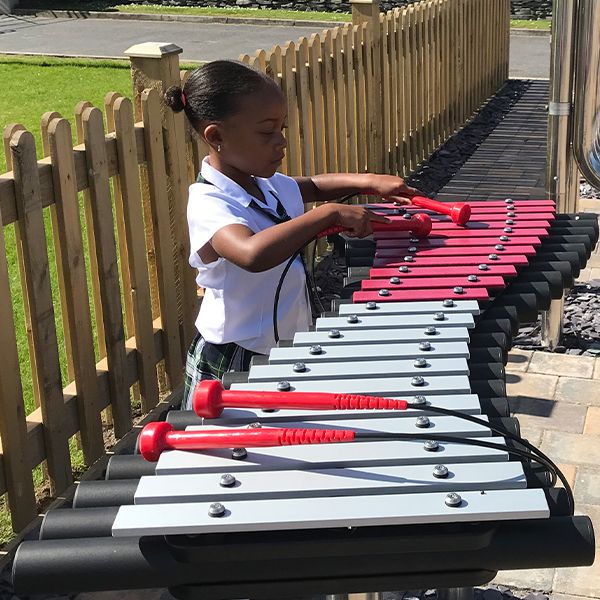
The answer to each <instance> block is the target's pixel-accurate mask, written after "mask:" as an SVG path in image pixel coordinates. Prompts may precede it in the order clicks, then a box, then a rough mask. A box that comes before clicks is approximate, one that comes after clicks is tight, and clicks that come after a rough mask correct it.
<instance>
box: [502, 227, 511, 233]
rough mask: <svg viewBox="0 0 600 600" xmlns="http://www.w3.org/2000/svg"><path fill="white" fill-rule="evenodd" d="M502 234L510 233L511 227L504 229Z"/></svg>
mask: <svg viewBox="0 0 600 600" xmlns="http://www.w3.org/2000/svg"><path fill="white" fill-rule="evenodd" d="M504 233H512V227H505V228H504Z"/></svg>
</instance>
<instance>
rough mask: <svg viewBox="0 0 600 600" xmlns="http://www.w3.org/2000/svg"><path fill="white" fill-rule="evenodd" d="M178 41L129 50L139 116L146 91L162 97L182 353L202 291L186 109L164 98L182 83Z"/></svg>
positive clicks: (192, 332)
mask: <svg viewBox="0 0 600 600" xmlns="http://www.w3.org/2000/svg"><path fill="white" fill-rule="evenodd" d="M181 52H183V50H182V49H181V48H180V47H179V46H177V45H175V44H166V43H160V42H146V43H143V44H136V45H135V46H131V48H128V49H127V50H126V51H125V55H126V56H128V57H129V59H130V61H131V76H132V80H133V95H134V97H133V104H134V110H135V115H136V119H138V118H139V119H141V115H142V108H141V106H142V100H141V97H142V92H143V91H144V90H145V89H148V88H155V89H157V90H158V92H159V96H160V97H161V107H162V126H163V138H164V143H165V161H166V169H167V178H168V181H167V187H168V197H169V214H170V218H171V223H170V224H171V234H172V242H173V262H174V264H175V272H176V279H177V283H178V299H179V310H180V315H179V318H180V323H181V324H182V336H181V337H182V346H183V347H182V349H181V350H182V356H185V352H186V351H187V347H188V345H189V343H190V342H191V341H192V338H193V337H194V320H195V318H196V315H197V311H198V295H197V288H196V282H195V279H194V273H193V270H192V269H191V268H190V266H189V265H188V257H189V253H190V248H189V239H188V235H187V230H188V228H187V219H186V206H187V193H188V192H187V188H188V185H189V183H191V182H189V181H188V175H187V159H186V141H185V127H184V115H183V113H179V114H175V113H174V112H173V111H172V110H170V109H168V108H167V107H166V106H165V105H164V103H163V102H162V95H163V93H164V92H165V91H166V90H167V88H169V87H170V86H172V85H181V75H180V72H179V54H180V53H181Z"/></svg>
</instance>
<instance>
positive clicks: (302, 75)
mask: <svg viewBox="0 0 600 600" xmlns="http://www.w3.org/2000/svg"><path fill="white" fill-rule="evenodd" d="M296 81H297V86H296V97H297V98H298V105H299V113H300V116H299V119H298V120H299V123H300V151H301V154H302V175H314V174H315V160H314V153H313V148H314V143H313V120H312V114H313V107H312V99H311V95H310V74H309V65H308V40H307V39H306V38H300V39H299V40H298V47H297V48H296Z"/></svg>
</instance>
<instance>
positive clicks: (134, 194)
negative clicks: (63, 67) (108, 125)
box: [114, 98, 158, 412]
mask: <svg viewBox="0 0 600 600" xmlns="http://www.w3.org/2000/svg"><path fill="white" fill-rule="evenodd" d="M114 108H115V111H114V116H115V133H116V135H117V153H118V158H119V180H120V183H121V194H122V200H123V214H124V216H125V236H126V244H127V250H128V252H129V277H130V281H131V286H132V287H131V290H130V294H131V304H132V308H133V325H134V335H135V344H136V349H137V352H138V369H139V371H138V373H139V380H140V381H139V385H140V395H141V400H142V409H143V410H144V411H145V412H147V411H149V410H150V409H151V408H153V407H154V406H156V403H157V402H158V384H157V380H156V362H157V361H156V354H155V351H154V335H153V324H152V310H151V308H150V284H149V281H148V267H147V263H146V244H145V233H144V221H143V216H142V209H141V202H140V187H139V174H138V168H137V160H136V155H137V150H136V145H135V136H134V130H133V108H132V105H131V101H130V100H129V99H128V98H118V99H117V101H116V102H115V107H114Z"/></svg>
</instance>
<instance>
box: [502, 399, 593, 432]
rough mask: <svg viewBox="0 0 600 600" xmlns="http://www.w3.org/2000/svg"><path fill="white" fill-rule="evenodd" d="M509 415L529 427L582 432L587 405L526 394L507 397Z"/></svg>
mask: <svg viewBox="0 0 600 600" xmlns="http://www.w3.org/2000/svg"><path fill="white" fill-rule="evenodd" d="M508 403H509V407H510V413H511V415H514V416H516V417H517V418H518V419H519V423H520V424H521V425H523V426H524V427H528V428H530V429H535V428H537V429H542V430H543V429H554V430H557V431H569V432H571V433H582V432H583V427H584V424H585V419H586V415H587V410H588V409H587V407H586V406H583V405H578V404H569V403H567V402H555V401H553V400H544V399H541V398H531V397H527V396H517V397H512V396H511V397H509V398H508Z"/></svg>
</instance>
